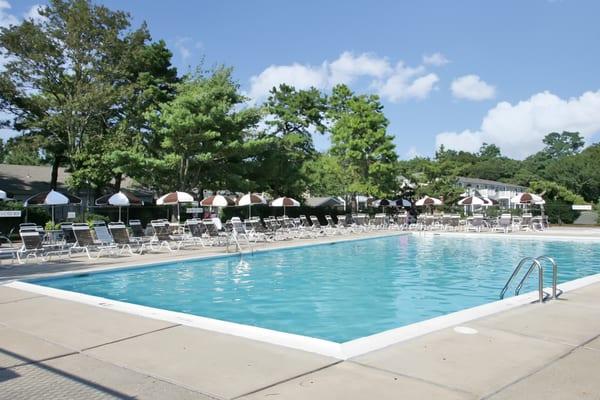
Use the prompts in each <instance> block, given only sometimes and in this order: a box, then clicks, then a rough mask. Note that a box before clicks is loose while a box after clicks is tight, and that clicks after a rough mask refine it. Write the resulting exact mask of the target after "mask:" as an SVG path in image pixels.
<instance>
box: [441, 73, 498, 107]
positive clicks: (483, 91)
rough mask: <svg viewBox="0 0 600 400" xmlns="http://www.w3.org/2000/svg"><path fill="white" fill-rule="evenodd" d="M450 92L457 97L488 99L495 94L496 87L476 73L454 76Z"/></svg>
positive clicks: (477, 99)
mask: <svg viewBox="0 0 600 400" xmlns="http://www.w3.org/2000/svg"><path fill="white" fill-rule="evenodd" d="M450 88H451V89H452V94H453V95H454V97H456V98H458V99H467V100H475V101H479V100H488V99H493V98H494V96H496V88H495V87H494V86H492V85H490V84H488V83H486V82H484V81H483V80H481V78H480V77H479V76H477V75H465V76H461V77H459V78H456V79H455V80H454V81H452V85H451V86H450Z"/></svg>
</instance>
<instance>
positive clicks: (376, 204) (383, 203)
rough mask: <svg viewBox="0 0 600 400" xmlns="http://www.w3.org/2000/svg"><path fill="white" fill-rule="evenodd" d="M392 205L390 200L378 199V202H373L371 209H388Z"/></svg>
mask: <svg viewBox="0 0 600 400" xmlns="http://www.w3.org/2000/svg"><path fill="white" fill-rule="evenodd" d="M391 205H393V204H392V201H391V200H388V199H379V200H375V201H374V202H373V204H372V206H373V207H375V208H377V207H389V206H391Z"/></svg>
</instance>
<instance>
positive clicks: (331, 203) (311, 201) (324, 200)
mask: <svg viewBox="0 0 600 400" xmlns="http://www.w3.org/2000/svg"><path fill="white" fill-rule="evenodd" d="M305 204H306V205H307V206H309V207H341V206H343V205H344V203H343V202H342V201H341V200H340V199H338V198H337V197H309V198H308V199H306V201H305Z"/></svg>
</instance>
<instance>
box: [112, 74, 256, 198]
mask: <svg viewBox="0 0 600 400" xmlns="http://www.w3.org/2000/svg"><path fill="white" fill-rule="evenodd" d="M245 101H246V98H245V97H244V96H242V95H241V94H240V92H239V85H238V84H237V83H235V82H234V81H233V80H232V78H231V70H230V69H228V68H218V69H216V70H215V71H214V72H212V73H210V74H203V73H199V74H197V75H196V76H191V77H187V78H186V79H184V80H183V82H181V83H179V84H177V85H176V96H175V97H174V99H173V100H171V101H169V102H167V103H163V104H161V105H160V107H159V109H158V110H157V112H155V113H152V115H151V116H150V121H151V129H150V130H149V132H148V137H147V138H146V139H145V140H146V141H147V142H148V143H152V144H155V145H152V146H151V147H153V146H156V147H154V148H150V149H148V151H147V153H146V154H139V153H128V154H123V156H124V157H126V156H130V157H132V158H131V159H130V160H129V162H130V163H131V165H133V166H134V167H132V168H131V170H132V173H131V174H132V175H133V176H134V177H135V178H136V179H137V180H138V181H140V182H142V183H144V184H146V185H147V186H149V187H152V188H154V189H156V190H163V191H166V190H174V189H177V190H184V191H194V190H196V191H198V193H202V190H203V189H221V188H228V189H231V190H244V189H247V188H248V186H249V183H248V181H247V177H246V175H245V173H246V162H250V161H249V160H250V159H251V158H252V155H253V154H256V153H257V152H259V151H260V147H261V146H264V145H265V143H264V142H265V141H263V140H259V139H256V138H255V135H254V134H253V129H254V128H255V127H256V125H257V124H258V122H259V120H260V111H259V110H258V109H256V108H253V107H246V108H241V106H242V104H243V103H244V102H245Z"/></svg>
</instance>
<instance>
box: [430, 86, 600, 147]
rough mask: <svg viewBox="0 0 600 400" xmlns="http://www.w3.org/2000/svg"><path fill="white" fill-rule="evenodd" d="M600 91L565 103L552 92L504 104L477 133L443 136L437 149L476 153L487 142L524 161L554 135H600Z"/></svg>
mask: <svg viewBox="0 0 600 400" xmlns="http://www.w3.org/2000/svg"><path fill="white" fill-rule="evenodd" d="M598 110H600V90H599V91H597V92H586V93H584V94H582V95H581V96H579V97H576V98H570V99H562V98H560V97H558V96H556V95H554V94H552V93H550V92H547V91H546V92H541V93H537V94H534V95H533V96H531V97H530V98H529V99H527V100H524V101H520V102H518V103H517V104H515V105H512V104H510V103H508V102H500V103H498V104H497V105H496V106H495V107H494V108H492V109H490V110H489V111H488V112H487V114H486V116H485V117H484V118H483V121H482V122H481V127H480V128H479V130H477V131H469V130H466V131H463V132H460V133H457V132H443V133H440V134H439V135H437V137H436V146H438V147H439V146H440V145H442V144H443V145H444V146H446V147H448V148H452V149H457V150H468V151H475V150H477V149H478V148H479V146H481V144H482V143H483V142H486V143H494V144H496V145H498V146H499V147H500V148H501V149H502V152H503V153H504V154H506V155H508V156H510V157H515V158H524V157H526V156H527V155H529V154H532V153H534V152H536V151H539V150H540V149H542V148H543V147H544V145H543V143H542V139H543V138H544V136H546V135H547V134H548V133H550V132H562V131H575V132H579V133H581V135H582V136H583V137H584V139H590V138H591V137H592V136H593V135H594V134H595V133H598V132H600V112H598Z"/></svg>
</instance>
